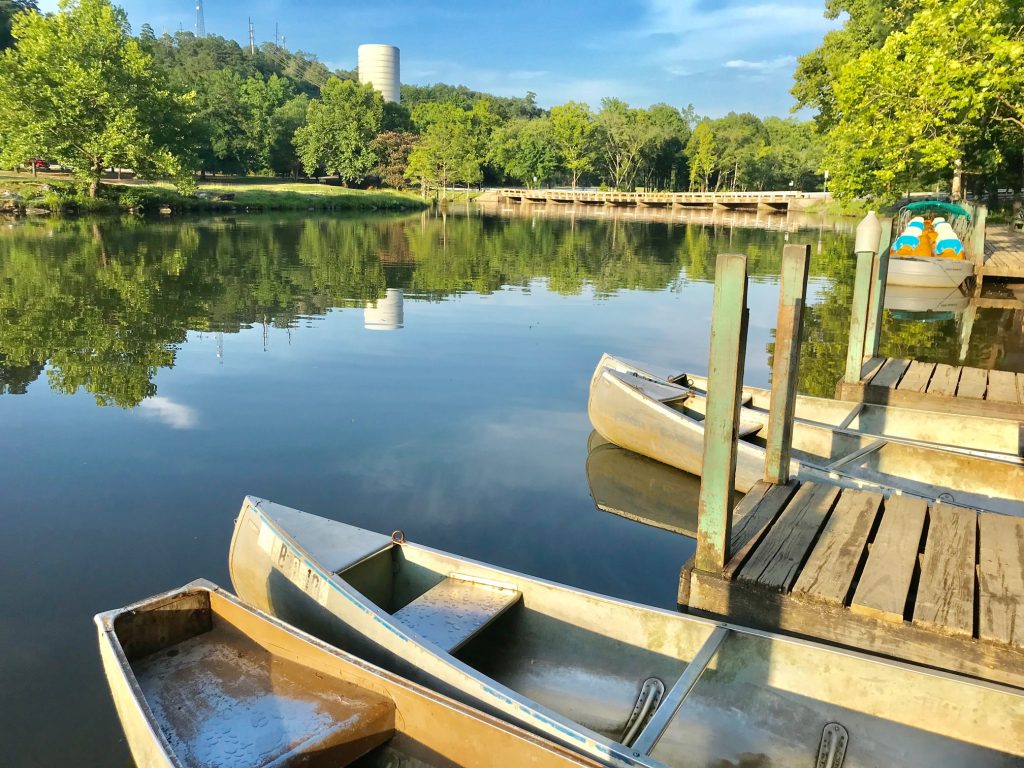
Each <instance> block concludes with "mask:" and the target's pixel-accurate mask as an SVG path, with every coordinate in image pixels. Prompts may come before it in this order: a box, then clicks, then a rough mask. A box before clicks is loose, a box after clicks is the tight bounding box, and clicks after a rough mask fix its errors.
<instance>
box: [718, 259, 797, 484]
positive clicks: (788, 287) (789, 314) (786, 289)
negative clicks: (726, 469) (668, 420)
mask: <svg viewBox="0 0 1024 768" xmlns="http://www.w3.org/2000/svg"><path fill="white" fill-rule="evenodd" d="M810 261H811V246H809V245H787V246H786V247H785V248H784V249H783V251H782V279H781V285H780V286H779V318H778V322H777V323H776V326H775V355H774V358H773V360H772V401H771V410H770V411H769V414H768V437H767V443H766V445H765V464H764V479H765V482H768V483H773V484H775V485H778V484H780V483H785V482H788V481H789V461H790V453H791V448H792V444H793V417H794V414H795V411H796V390H797V384H798V374H799V368H800V331H801V329H802V327H803V315H804V311H803V310H804V302H805V301H806V296H807V269H808V266H809V264H810ZM709 388H710V387H709Z"/></svg>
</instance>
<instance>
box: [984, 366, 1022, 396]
mask: <svg viewBox="0 0 1024 768" xmlns="http://www.w3.org/2000/svg"><path fill="white" fill-rule="evenodd" d="M988 399H989V400H1003V401H1005V402H1008V403H1016V402H1018V400H1017V378H1016V376H1015V374H1014V373H1013V372H1012V371H989V372H988Z"/></svg>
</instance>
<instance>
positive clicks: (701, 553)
mask: <svg viewBox="0 0 1024 768" xmlns="http://www.w3.org/2000/svg"><path fill="white" fill-rule="evenodd" d="M747 315H748V312H747V257H746V256H743V255H740V254H719V256H718V259H717V263H716V265H715V296H714V300H713V302H712V309H711V352H710V357H709V360H708V400H707V414H706V416H705V419H704V462H703V467H704V470H703V474H702V476H701V483H700V502H699V505H698V512H697V553H696V556H695V558H694V566H695V567H696V568H697V569H699V570H703V571H719V572H720V571H721V570H722V569H723V568H724V567H725V564H726V562H728V560H729V555H730V552H729V539H730V536H731V534H732V508H733V486H734V483H735V477H736V450H737V446H736V441H737V439H738V438H739V416H740V402H741V393H742V389H743V358H744V355H745V353H746V346H747Z"/></svg>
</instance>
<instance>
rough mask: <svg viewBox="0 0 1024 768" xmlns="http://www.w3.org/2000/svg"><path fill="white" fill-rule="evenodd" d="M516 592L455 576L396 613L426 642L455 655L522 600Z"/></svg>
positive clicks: (466, 577) (396, 616)
mask: <svg viewBox="0 0 1024 768" xmlns="http://www.w3.org/2000/svg"><path fill="white" fill-rule="evenodd" d="M519 598H520V593H519V591H518V590H516V589H510V588H508V587H504V586H499V585H495V584H487V583H482V582H480V581H478V580H475V579H471V578H470V577H468V576H462V575H459V574H452V575H451V576H450V577H448V578H447V579H445V580H444V581H442V582H440V583H439V584H437V585H436V586H434V587H433V588H432V589H429V590H427V591H426V592H424V593H423V594H422V595H420V596H419V597H418V598H416V599H415V600H413V601H412V602H411V603H409V604H408V605H406V606H405V607H404V608H402V609H401V610H399V611H397V612H396V613H395V614H394V617H395V618H396V619H398V620H399V621H400V622H402V624H404V625H405V626H406V627H408V628H409V629H411V630H413V631H414V632H416V633H417V634H418V635H419V636H420V637H422V638H423V639H424V640H428V641H430V642H431V643H433V644H434V645H436V646H438V647H439V648H443V649H444V650H446V651H448V652H449V653H452V652H453V651H455V650H457V649H458V648H460V647H462V646H463V645H465V644H466V643H467V642H468V641H469V640H470V639H471V638H472V637H473V636H474V635H476V634H477V632H479V631H480V630H482V629H483V628H484V627H486V626H487V625H488V624H490V623H491V622H492V621H494V620H495V619H496V618H498V617H499V616H501V615H502V614H503V613H504V612H505V611H507V610H508V609H509V608H511V607H512V606H513V605H515V604H516V602H518V601H519Z"/></svg>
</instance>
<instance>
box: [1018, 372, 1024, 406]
mask: <svg viewBox="0 0 1024 768" xmlns="http://www.w3.org/2000/svg"><path fill="white" fill-rule="evenodd" d="M1017 402H1018V403H1020V404H1021V405H1024V373H1018V374H1017Z"/></svg>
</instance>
